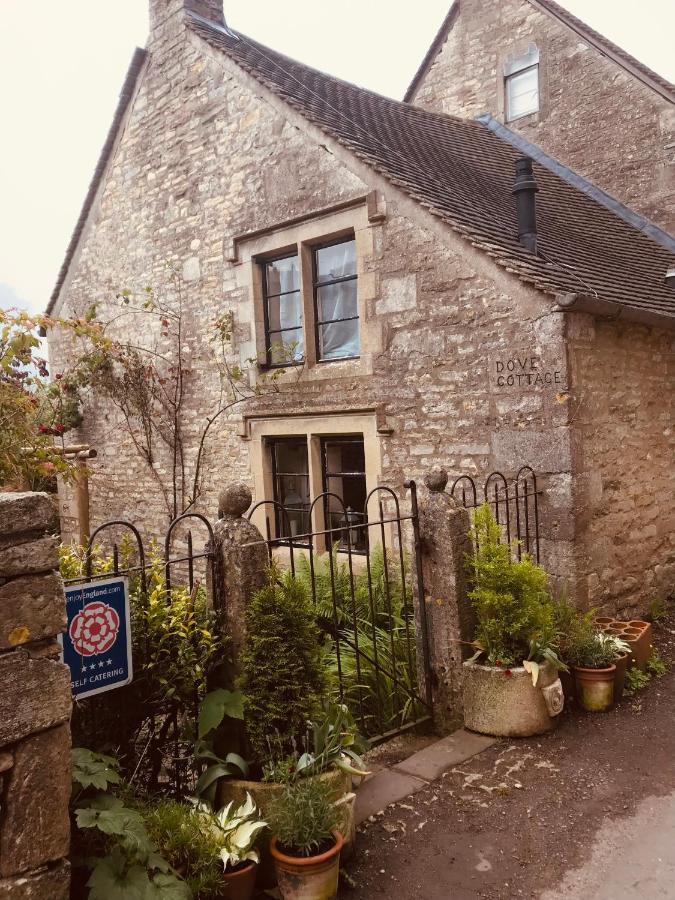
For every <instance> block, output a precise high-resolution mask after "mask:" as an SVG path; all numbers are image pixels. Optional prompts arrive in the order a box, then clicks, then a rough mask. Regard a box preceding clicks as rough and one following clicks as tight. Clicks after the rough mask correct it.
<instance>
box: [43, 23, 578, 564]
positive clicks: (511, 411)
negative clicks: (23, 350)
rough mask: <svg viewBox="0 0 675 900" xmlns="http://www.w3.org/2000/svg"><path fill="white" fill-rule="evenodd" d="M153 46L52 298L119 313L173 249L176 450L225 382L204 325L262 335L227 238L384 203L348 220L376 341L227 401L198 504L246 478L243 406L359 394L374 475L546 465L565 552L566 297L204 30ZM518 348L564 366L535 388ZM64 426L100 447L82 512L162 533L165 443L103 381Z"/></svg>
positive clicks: (146, 325) (317, 406)
mask: <svg viewBox="0 0 675 900" xmlns="http://www.w3.org/2000/svg"><path fill="white" fill-rule="evenodd" d="M150 51H151V52H150V58H149V61H148V63H147V70H146V71H145V73H144V75H143V76H142V82H141V85H140V88H139V91H138V95H137V97H136V99H135V102H134V104H133V109H132V112H131V114H130V118H129V121H128V123H127V126H126V130H125V133H124V135H123V137H122V140H121V142H120V146H119V149H118V151H117V153H116V156H115V159H114V162H113V164H112V167H111V170H110V173H109V176H108V178H107V180H106V182H105V185H104V188H103V191H102V195H101V199H100V204H99V207H98V209H97V210H96V212H95V215H94V217H93V220H92V223H91V225H90V226H89V228H88V230H87V232H86V233H85V237H84V238H83V241H82V244H81V249H80V252H79V256H78V258H77V259H76V261H75V263H74V264H73V267H72V270H71V275H70V278H69V281H68V282H67V284H66V288H65V290H64V302H63V304H62V306H61V310H60V311H61V313H62V314H69V313H76V314H81V313H82V312H83V311H84V309H86V307H87V306H88V304H89V303H90V302H91V300H92V299H93V298H96V299H97V300H98V301H99V314H100V315H101V316H103V317H106V318H107V317H112V316H113V315H116V314H118V313H119V312H120V303H119V301H115V299H114V297H115V293H116V292H117V291H119V290H120V288H122V287H127V288H129V289H131V290H132V291H134V292H136V295H139V294H140V295H141V296H142V292H143V287H144V286H146V285H153V286H154V287H155V288H156V290H157V291H158V292H162V291H163V292H164V293H165V296H172V297H173V298H174V299H175V296H176V285H174V284H171V283H168V282H167V275H166V264H167V261H169V262H170V263H171V264H172V265H173V266H174V268H175V270H176V271H177V273H178V282H179V286H180V290H181V292H182V297H183V303H184V305H185V308H186V309H188V310H189V312H188V315H187V336H186V340H187V342H188V344H189V347H190V353H191V363H192V365H191V369H192V372H193V375H192V376H191V379H190V382H189V383H188V386H187V390H188V399H187V407H186V414H185V424H186V432H187V434H186V440H187V443H186V458H187V459H188V460H190V459H192V458H194V452H195V442H196V435H197V434H198V430H199V427H200V423H203V422H204V421H205V417H206V414H207V413H208V412H210V411H212V410H213V409H214V407H215V404H216V403H217V402H218V397H219V391H220V383H219V380H218V375H217V369H216V361H215V355H214V345H213V343H211V342H210V340H209V339H210V337H211V336H212V335H213V322H214V320H215V319H216V318H217V316H218V315H220V314H222V313H223V312H225V311H227V310H231V311H232V312H233V314H234V325H235V329H234V339H233V342H232V347H231V354H232V356H231V359H232V361H233V362H237V363H239V362H240V361H241V360H242V359H246V358H247V357H250V356H251V355H254V351H255V327H256V326H255V314H254V309H253V298H252V294H251V288H250V283H249V282H250V273H249V272H248V271H247V269H246V265H245V264H243V263H241V262H233V261H231V260H230V259H228V256H229V249H230V247H231V246H232V241H233V238H234V237H235V236H237V235H242V234H245V233H247V232H249V231H252V230H258V229H261V228H264V227H266V226H271V225H274V224H277V223H281V224H283V223H284V222H286V221H288V220H289V219H291V218H293V217H297V216H299V215H303V214H307V213H312V212H316V211H317V210H321V209H323V208H324V207H327V206H329V205H331V204H335V203H339V202H342V201H345V200H348V199H350V198H352V199H354V198H357V197H360V196H364V195H365V194H366V193H367V192H368V191H369V190H371V189H375V190H378V191H379V192H380V207H381V209H382V210H385V207H386V212H385V215H384V218H383V220H382V221H373V222H366V225H365V226H363V227H361V226H359V229H357V232H356V238H357V243H358V245H359V247H360V248H361V251H360V253H361V263H360V265H361V269H360V271H359V291H360V293H361V296H362V298H363V302H364V312H365V315H364V320H363V323H362V325H363V327H364V328H365V327H366V325H367V326H368V328H369V329H370V331H371V332H372V334H371V337H372V340H371V343H370V346H369V350H368V353H365V352H364V354H362V358H361V360H360V361H357V362H343V363H340V362H336V363H329V364H322V365H320V366H315V367H313V368H311V369H307V370H306V371H305V372H304V373H303V375H302V376H301V378H300V380H299V381H298V382H297V383H296V381H295V378H293V379H291V380H290V381H286V382H284V383H283V384H282V386H281V390H280V392H279V394H276V395H271V396H267V397H263V398H260V399H258V400H256V401H254V402H250V403H248V404H245V405H244V406H243V407H240V408H239V410H237V411H235V412H233V414H232V415H231V416H229V417H228V416H224V417H223V419H222V422H220V424H219V426H218V428H217V429H214V432H213V436H212V439H211V440H210V441H209V443H208V445H207V452H208V458H209V465H208V470H207V478H206V485H205V486H206V493H205V495H204V497H203V498H202V500H201V501H200V508H201V509H202V510H203V511H205V512H206V513H207V514H209V515H210V516H211V517H212V518H213V517H214V514H215V509H216V500H217V494H218V491H219V489H221V488H222V486H223V484H224V483H227V482H230V481H234V480H244V481H246V482H248V483H249V484H250V483H251V475H250V465H249V445H248V444H247V443H246V441H245V440H242V438H241V437H240V435H239V432H240V431H241V430H242V423H241V420H242V416H243V415H245V416H254V415H255V416H263V415H268V416H272V415H276V416H278V415H282V414H283V415H285V416H293V415H299V414H312V415H321V414H323V413H325V412H329V413H330V412H331V411H333V412H340V413H349V412H350V411H351V410H356V409H359V410H364V409H368V410H372V414H373V417H375V416H377V421H378V428H379V444H380V453H381V461H382V463H381V481H382V482H383V483H384V484H388V485H391V486H392V487H394V488H395V489H398V490H400V492H401V493H403V482H404V480H405V478H410V477H412V478H416V479H418V480H421V479H422V478H423V476H424V474H425V473H426V471H427V470H428V468H429V466H431V465H432V464H441V465H444V466H445V467H446V468H447V469H448V471H449V472H450V473H451V474H453V473H457V474H459V473H460V472H468V473H471V474H478V475H479V476H480V475H485V474H487V472H489V471H490V470H491V469H493V468H503V469H504V470H506V471H507V472H511V473H514V472H515V471H516V470H517V468H518V467H519V466H520V465H522V464H523V463H529V464H531V465H532V466H533V467H534V468H535V469H536V470H537V471H538V472H541V473H542V474H543V475H545V476H546V475H548V476H550V481H551V484H552V485H554V486H555V493H554V494H552V495H551V496H552V497H554V506H555V510H554V513H555V514H554V515H551V516H549V517H548V519H547V521H550V523H551V524H550V527H549V526H548V525H546V526H545V529H544V530H545V533H546V537H547V539H548V542H549V544H548V549H549V551H550V552H549V558H550V559H551V562H552V565H554V566H556V565H560V566H563V567H564V566H566V565H568V564H569V563H570V561H571V554H570V553H569V546H570V544H569V541H570V534H569V521H568V518H569V516H570V515H571V493H570V490H569V482H570V473H571V469H570V451H569V444H568V440H567V428H566V415H567V412H566V407H565V405H564V404H563V405H561V404H559V403H558V402H557V401H556V393H557V391H558V390H560V389H562V388H564V385H565V380H566V372H565V351H564V346H563V342H562V325H563V316H562V314H560V313H554V312H552V311H551V307H552V302H551V301H550V300H549V301H547V300H546V299H545V298H544V297H543V296H542V295H540V294H538V293H537V292H535V291H533V290H531V289H530V288H528V287H526V286H525V285H523V284H522V283H521V282H520V281H519V280H518V279H517V278H516V277H514V276H512V275H509V274H508V273H506V272H504V271H503V270H502V269H501V268H500V267H498V266H497V265H496V264H495V263H494V262H493V261H492V260H490V259H488V258H486V257H485V256H484V255H483V254H481V253H480V252H478V251H477V250H475V249H474V248H472V247H471V246H470V245H469V244H468V243H467V242H465V241H463V240H462V239H461V238H459V237H457V236H456V235H454V234H453V233H452V232H450V231H449V229H445V228H443V229H442V233H441V227H440V225H439V224H438V223H436V224H435V225H434V222H435V220H433V219H432V217H431V216H428V215H427V214H425V213H424V212H423V211H421V210H420V209H419V207H417V206H416V205H415V204H413V203H408V205H407V206H406V205H405V204H404V203H403V201H402V200H401V198H400V196H399V195H398V194H397V193H396V192H395V190H394V189H393V188H390V187H388V186H387V185H386V184H384V185H383V183H382V182H381V180H380V181H378V179H377V176H376V175H375V174H374V173H372V172H369V171H367V170H364V167H363V166H361V167H360V168H359V166H357V165H356V164H355V163H353V160H351V159H350V158H349V157H348V156H346V155H345V154H343V156H342V157H340V156H339V155H338V152H337V151H336V149H335V148H334V147H332V146H331V147H330V148H328V147H327V145H325V144H324V146H322V145H321V143H320V142H319V141H316V140H314V139H313V138H312V137H311V136H308V126H307V124H306V123H305V122H304V121H303V120H302V119H300V118H298V117H297V116H296V115H295V114H294V113H293V111H292V110H290V109H289V108H287V107H281V108H280V107H279V104H278V103H275V102H274V100H273V98H270V97H268V96H267V95H266V94H265V92H264V90H263V89H261V88H260V87H259V86H257V85H255V84H252V83H251V81H250V79H248V77H247V76H245V75H243V74H242V73H241V72H240V71H239V70H238V69H236V67H234V65H233V64H232V63H230V62H228V60H227V59H226V57H224V56H223V55H222V54H218V53H217V52H216V51H214V50H212V49H211V48H210V47H209V46H208V45H206V44H205V43H203V42H202V41H200V39H199V38H197V37H196V36H194V35H188V34H186V33H185V32H184V31H182V30H181V29H180V28H179V27H176V28H175V29H174V30H173V31H172V30H171V29H169V28H168V27H167V29H166V30H165V32H164V33H163V34H162V36H160V37H157V38H156V39H155V41H154V43H153V44H151V46H150ZM325 140H326V139H325V138H324V142H325ZM345 153H346V151H345ZM369 179H370V180H369ZM425 216H426V218H425ZM427 223H429V224H427ZM153 328H154V323H153V321H152V319H151V318H149V317H145V319H143V318H142V317H138V318H134V316H131V315H130V316H127V317H126V318H123V319H119V320H118V321H117V323H116V325H115V329H116V333H117V334H118V335H119V336H120V337H125V336H127V337H132V338H133V339H134V340H135V341H138V340H141V338H140V337H139V336H140V335H142V336H143V337H142V340H144V341H146V342H147V343H148V345H149V346H157V347H160V348H161V346H162V343H161V340H162V339H161V335H160V334H159V333H158V331H157V330H155V331H154V332H153ZM153 342H156V343H154V344H153ZM518 352H521V355H522V353H525V354H526V355H527V356H528V357H536V358H537V359H538V365H540V366H541V367H542V368H545V369H546V370H550V371H556V372H558V378H559V382H558V383H557V384H553V383H550V384H544V383H543V382H542V385H541V386H537V387H534V386H533V387H532V388H531V389H530V390H525V388H524V387H523V389H519V388H515V389H514V388H512V387H510V386H507V385H500V384H498V371H497V364H498V363H504V364H506V362H507V361H508V360H509V359H511V358H512V357H513V355H514V354H516V353H518ZM51 354H52V357H53V362H54V364H53V369H54V371H58V366H59V361H60V360H62V359H63V358H64V352H63V348H62V347H60V346H59V343H58V339H56V338H54V339H52V342H51ZM74 439H75V440H82V441H86V442H87V443H89V444H90V445H91V446H93V447H95V448H96V449H97V450H98V451H99V456H98V458H97V459H96V460H92V461H91V465H90V468H91V470H92V479H91V498H92V526H96V525H97V524H100V522H101V521H102V520H103V519H104V518H111V517H113V516H120V517H124V518H131V519H132V520H133V521H135V522H137V523H139V524H140V525H141V527H142V528H143V529H144V530H145V531H148V532H150V533H154V534H156V535H158V536H159V535H161V534H162V530H163V528H164V527H165V524H166V522H167V520H168V515H167V510H166V506H165V504H164V502H163V499H162V495H161V492H160V490H159V489H158V483H157V482H158V479H161V480H163V482H164V483H165V484H166V483H167V478H168V476H169V475H170V467H169V461H168V460H167V459H166V458H164V457H162V456H161V453H160V454H158V460H157V463H156V466H155V475H154V476H153V475H151V474H150V472H149V470H148V467H147V465H146V464H145V463H144V462H143V460H142V459H140V458H139V455H138V454H137V453H136V451H135V449H134V447H133V445H132V442H131V441H130V440H129V437H128V435H127V434H126V431H125V429H124V428H123V426H122V424H121V421H120V417H119V414H118V412H117V411H116V410H115V409H114V408H113V407H112V406H108V405H105V406H104V405H102V404H101V403H100V402H99V400H98V399H97V398H92V401H91V404H90V405H89V406H88V408H87V409H86V411H85V426H84V427H83V428H82V429H81V433H80V434H79V435H78V436H77V437H74ZM561 478H562V480H561ZM141 498H142V500H141ZM255 499H256V500H259V499H261V498H260V497H255ZM566 510H567V512H566ZM566 516H567V517H568V518H566ZM66 524H67V523H66ZM66 536H68V535H67V533H66ZM561 541H562V543H561Z"/></svg>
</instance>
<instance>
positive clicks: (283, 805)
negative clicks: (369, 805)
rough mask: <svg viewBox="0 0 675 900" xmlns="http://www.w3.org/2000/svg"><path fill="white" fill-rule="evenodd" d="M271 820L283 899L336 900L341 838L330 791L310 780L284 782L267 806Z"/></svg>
mask: <svg viewBox="0 0 675 900" xmlns="http://www.w3.org/2000/svg"><path fill="white" fill-rule="evenodd" d="M269 818H270V825H271V829H272V834H273V837H272V843H271V847H270V849H271V853H272V858H273V859H274V868H275V870H276V875H277V883H278V885H279V891H280V893H281V896H282V898H283V900H301V898H302V900H335V898H336V897H337V890H338V876H339V871H340V851H341V849H342V845H343V838H342V835H341V834H340V831H339V830H338V822H339V812H338V809H337V808H336V806H335V804H334V802H333V798H332V794H331V790H330V787H329V786H328V785H327V784H326V783H325V782H322V781H320V780H318V779H314V778H301V779H298V780H296V781H293V782H291V783H289V784H287V785H286V786H285V787H284V789H283V791H282V792H281V794H279V795H278V796H277V797H275V798H274V800H273V801H272V803H271V804H270V809H269Z"/></svg>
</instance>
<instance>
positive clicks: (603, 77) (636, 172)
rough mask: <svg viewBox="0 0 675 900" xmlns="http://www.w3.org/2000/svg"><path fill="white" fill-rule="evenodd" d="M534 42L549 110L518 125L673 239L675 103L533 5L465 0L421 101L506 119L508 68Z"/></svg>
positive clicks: (521, 0) (543, 103) (543, 106)
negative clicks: (509, 58) (511, 56)
mask: <svg viewBox="0 0 675 900" xmlns="http://www.w3.org/2000/svg"><path fill="white" fill-rule="evenodd" d="M637 14H638V11H637V10H636V15H637ZM654 27H658V24H657V23H654ZM529 43H535V44H536V45H537V47H538V49H539V54H540V62H539V71H540V110H539V112H538V113H535V114H533V115H529V116H525V117H523V118H521V119H517V120H515V121H513V122H510V123H508V124H509V127H510V128H513V129H514V130H516V131H519V132H521V133H522V134H523V135H524V137H526V138H527V139H528V140H530V141H532V142H533V143H535V144H538V145H539V146H540V147H542V149H543V150H545V151H546V152H547V153H549V154H550V155H551V156H553V157H555V158H556V159H559V160H560V161H561V162H563V163H565V165H567V166H570V167H571V168H572V169H574V170H575V171H576V172H578V173H579V174H581V175H584V176H585V177H587V178H589V179H590V180H591V181H593V182H595V184H597V185H599V186H600V187H601V188H604V190H606V191H608V193H610V194H612V195H613V196H615V197H617V198H618V199H619V200H621V201H623V202H624V203H626V204H627V205H628V206H631V207H632V208H634V209H635V210H637V211H638V212H640V213H642V214H643V215H645V216H646V217H647V218H648V219H651V220H652V221H653V222H655V223H657V224H658V225H660V226H661V227H662V228H664V229H665V230H666V231H668V232H670V233H673V232H674V231H675V105H674V104H673V103H672V102H671V101H668V100H667V99H665V98H664V97H662V96H661V95H660V94H658V93H657V92H656V91H654V90H653V89H652V88H651V87H649V86H648V85H646V84H644V83H643V82H642V81H640V80H639V79H638V78H636V77H635V76H634V75H632V74H630V73H628V72H627V71H626V70H625V69H623V68H622V67H621V66H619V65H618V64H617V63H615V62H613V61H612V60H611V59H609V58H607V57H606V56H603V55H602V54H601V53H600V52H599V51H598V50H597V49H595V47H593V46H591V45H589V44H587V43H585V42H584V41H583V40H582V39H581V38H580V37H579V35H577V34H575V33H574V32H573V31H572V30H571V29H570V28H568V27H567V26H566V25H564V24H563V23H562V22H560V21H559V20H558V19H556V18H555V17H554V16H552V15H549V14H548V13H545V12H543V11H542V10H540V9H537V8H536V7H535V6H534V4H532V3H529V2H527V0H500V2H499V3H485V2H483V0H461V6H460V12H459V15H458V16H457V18H456V20H455V23H454V26H453V28H452V30H451V31H450V34H449V37H448V39H447V41H446V42H445V44H444V46H443V48H442V50H441V52H440V53H439V55H438V56H437V57H436V59H435V61H434V63H433V64H432V66H431V67H430V69H429V71H428V72H427V74H426V76H425V78H424V79H423V81H422V84H421V85H420V86H419V88H418V90H417V93H416V96H415V97H414V98H413V101H412V102H414V103H416V104H419V105H421V106H425V107H428V108H430V109H434V110H437V111H440V112H446V113H452V114H454V115H459V116H463V117H465V118H470V117H473V116H477V115H479V114H481V113H485V112H489V113H491V114H492V115H494V116H495V117H496V118H499V119H500V120H501V121H504V85H503V76H504V62H505V60H506V57H507V56H508V55H509V54H514V55H515V56H521V55H522V54H523V53H524V52H525V51H526V50H527V47H528V44H529Z"/></svg>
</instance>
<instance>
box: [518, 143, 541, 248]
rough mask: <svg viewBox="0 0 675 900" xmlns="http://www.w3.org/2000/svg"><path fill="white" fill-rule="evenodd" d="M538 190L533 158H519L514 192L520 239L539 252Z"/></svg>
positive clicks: (525, 244) (526, 245)
mask: <svg viewBox="0 0 675 900" xmlns="http://www.w3.org/2000/svg"><path fill="white" fill-rule="evenodd" d="M538 190H539V188H538V187H537V182H536V181H535V180H534V173H533V171H532V160H531V159H530V158H529V156H523V157H521V158H520V159H517V160H516V180H515V183H514V186H513V193H514V194H515V195H516V213H517V217H518V240H519V241H520V243H521V244H522V245H523V247H527V249H528V250H529V251H530V252H531V253H536V252H537V208H536V203H535V196H534V195H535V194H536V193H537V191H538Z"/></svg>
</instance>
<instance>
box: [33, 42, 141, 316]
mask: <svg viewBox="0 0 675 900" xmlns="http://www.w3.org/2000/svg"><path fill="white" fill-rule="evenodd" d="M146 56H147V52H146V51H145V50H141V48H140V47H136V49H135V50H134V55H133V56H132V58H131V62H130V64H129V68H128V70H127V74H126V76H125V79H124V84H123V85H122V90H121V91H120V96H119V100H118V102H117V108H116V109H115V114H114V116H113V120H112V122H111V124H110V129H109V130H108V134H107V136H106V139H105V143H104V144H103V148H102V149H101V153H100V156H99V158H98V162H97V163H96V169H95V170H94V174H93V176H92V179H91V181H90V183H89V188H88V190H87V195H86V197H85V198H84V203H83V204H82V209H81V210H80V215H79V217H78V219H77V222H76V223H75V229H74V231H73V234H72V237H71V238H70V242H69V244H68V248H67V250H66V256H65V259H64V260H63V263H62V265H61V268H60V270H59V274H58V276H57V279H56V284H55V286H54V290H53V291H52V295H51V297H50V298H49V303H48V305H47V310H46V311H47V314H48V315H50V314H51V312H52V310H53V309H54V305H55V303H56V301H57V300H58V297H59V294H60V293H61V288H62V287H63V284H64V282H65V280H66V277H67V275H68V269H69V268H70V264H71V262H72V261H73V257H74V256H75V253H76V251H77V247H78V244H79V243H80V238H81V237H82V232H83V231H84V228H85V225H86V223H87V219H88V218H89V213H90V212H91V208H92V206H93V205H94V201H95V199H96V194H97V193H98V189H99V187H100V184H101V181H102V179H103V175H104V174H105V171H106V169H107V167H108V163H109V162H110V157H111V156H112V153H113V150H114V148H115V143H116V141H117V136H118V134H119V131H120V129H121V127H122V122H123V121H124V117H125V115H126V112H127V109H128V108H129V103H130V102H131V98H132V97H133V95H134V91H135V90H136V84H137V83H138V76H139V75H140V73H141V69H142V68H143V63H144V62H145V58H146Z"/></svg>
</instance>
